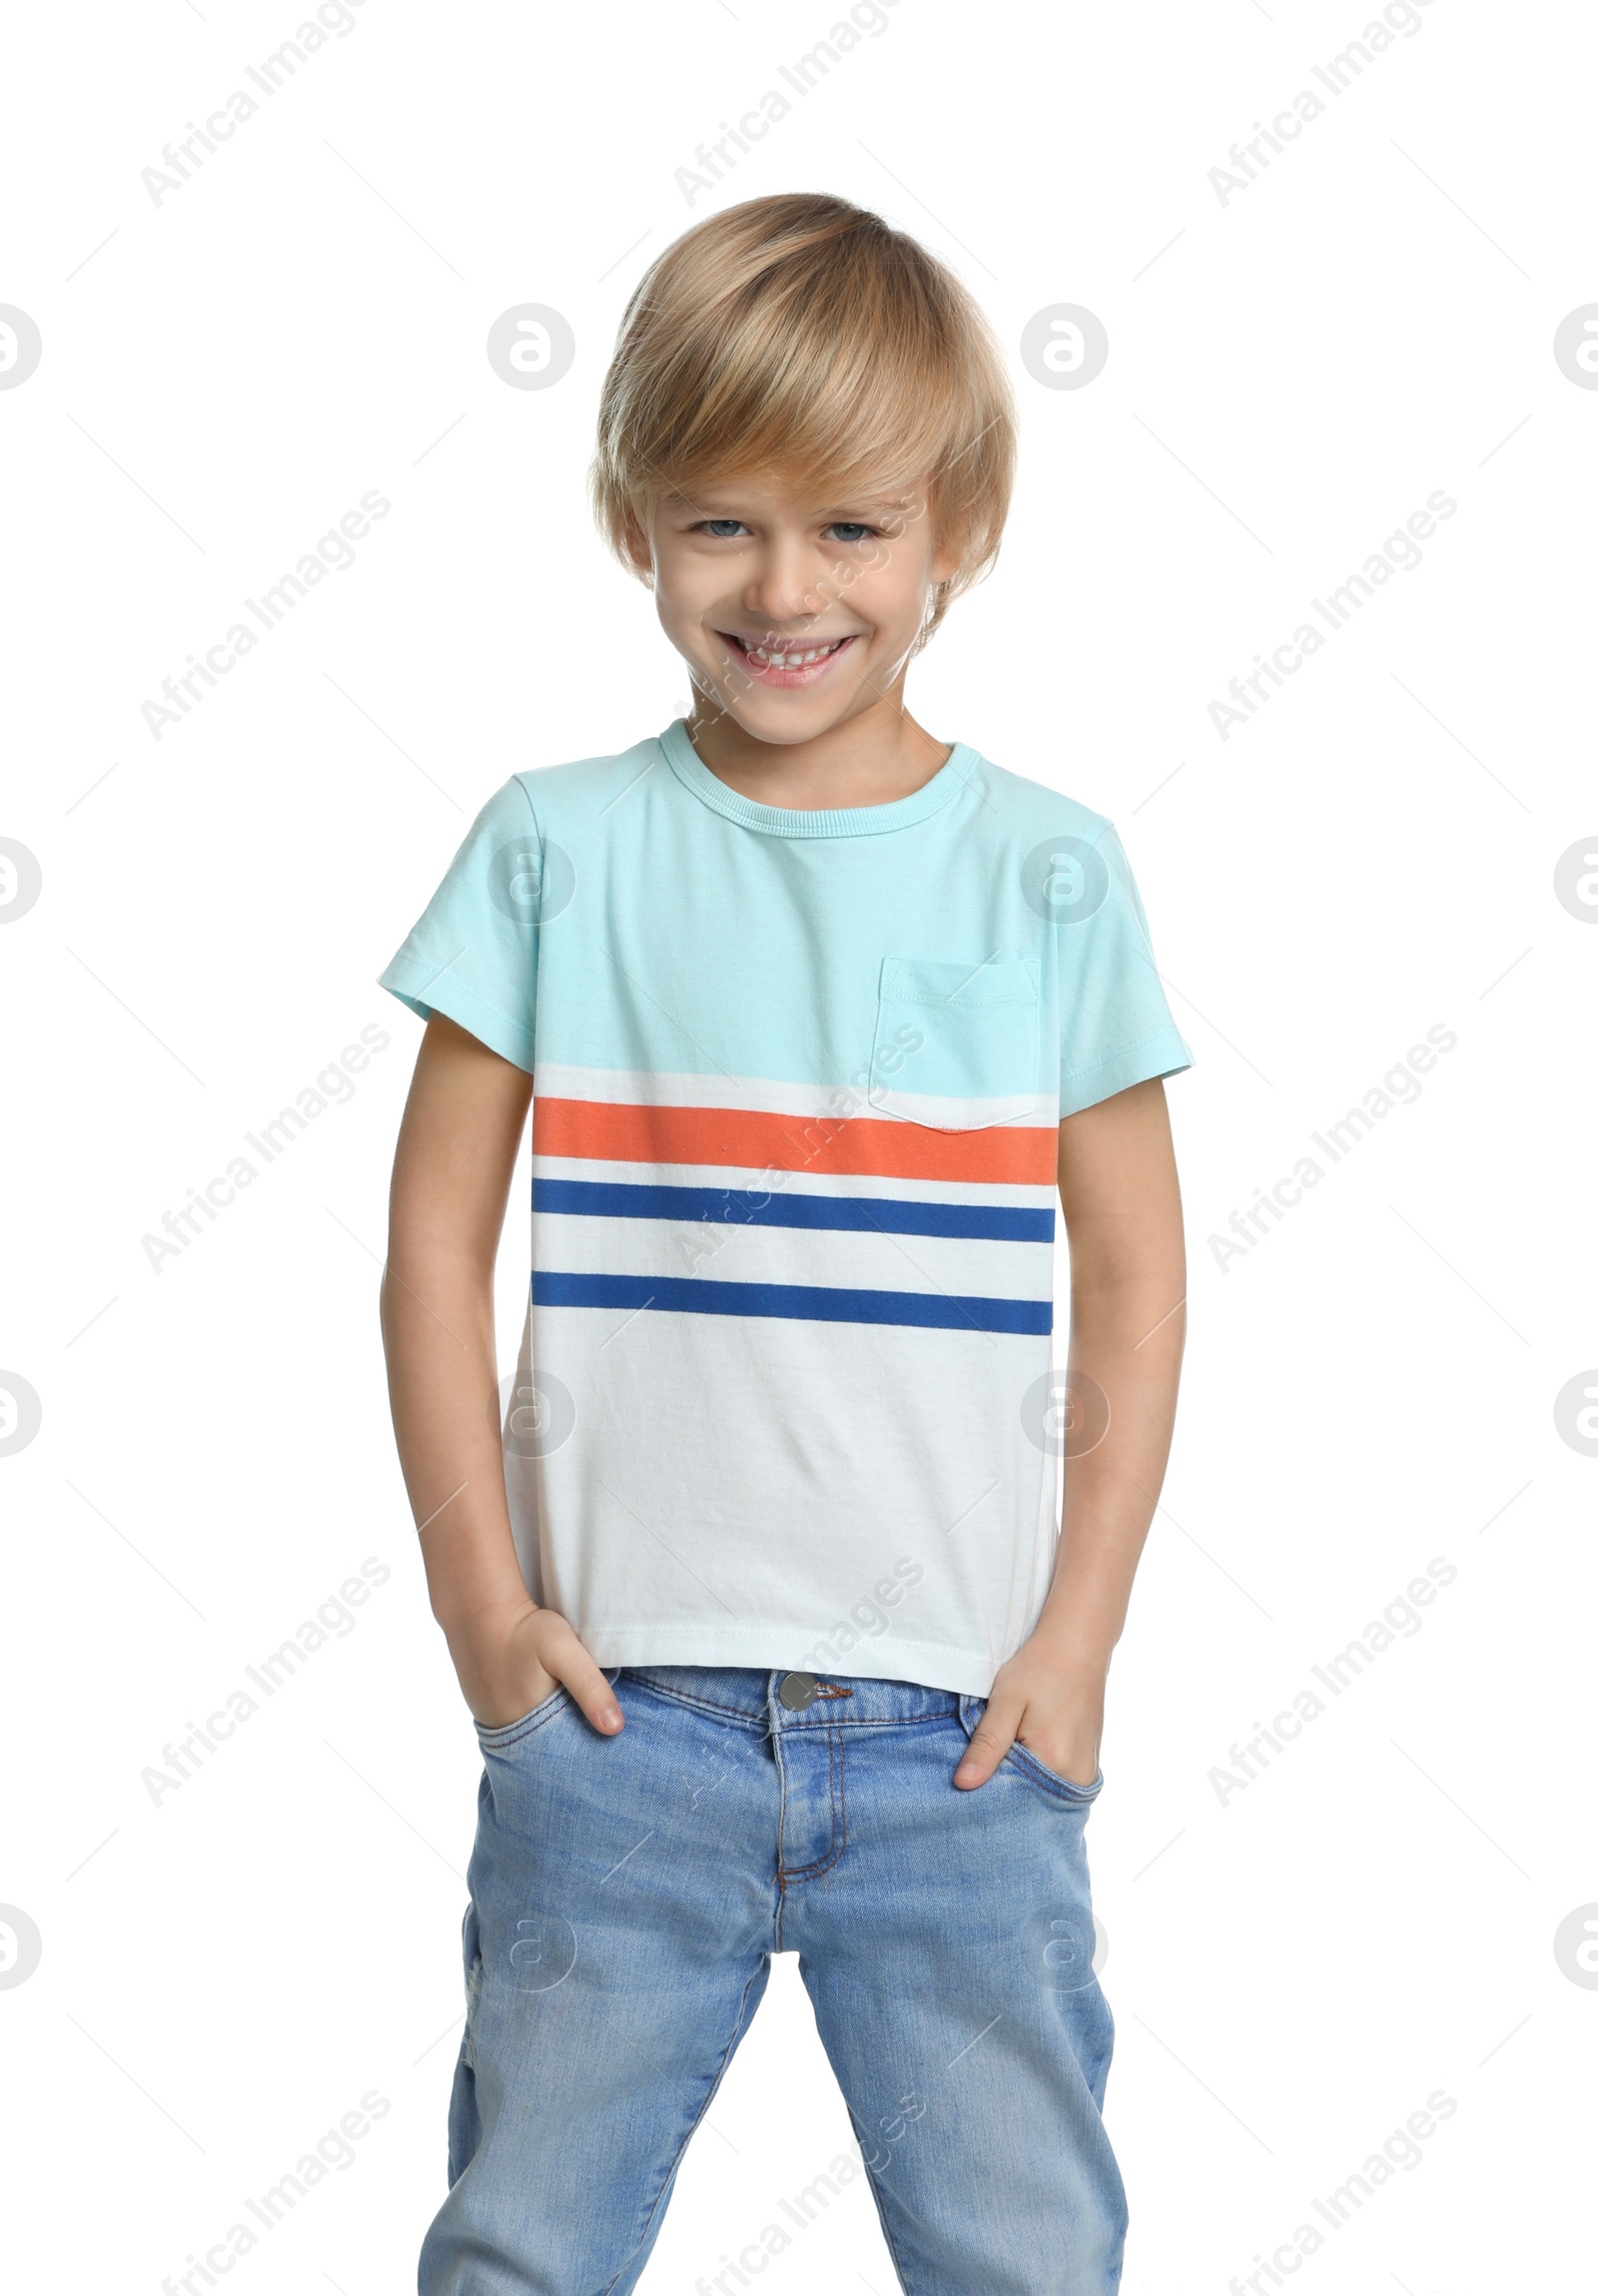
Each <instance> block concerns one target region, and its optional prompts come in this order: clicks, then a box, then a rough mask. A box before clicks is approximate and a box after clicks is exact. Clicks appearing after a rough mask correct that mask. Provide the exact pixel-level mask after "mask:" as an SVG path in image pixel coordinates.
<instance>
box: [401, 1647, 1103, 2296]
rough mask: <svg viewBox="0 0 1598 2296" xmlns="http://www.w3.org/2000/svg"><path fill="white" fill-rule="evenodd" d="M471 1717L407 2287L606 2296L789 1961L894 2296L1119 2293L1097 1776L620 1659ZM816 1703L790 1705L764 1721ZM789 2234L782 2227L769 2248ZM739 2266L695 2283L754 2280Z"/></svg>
mask: <svg viewBox="0 0 1598 2296" xmlns="http://www.w3.org/2000/svg"><path fill="white" fill-rule="evenodd" d="M606 1675H607V1678H608V1679H609V1680H610V1681H611V1683H612V1684H613V1686H614V1689H615V1694H616V1698H617V1700H618V1702H619V1704H620V1706H621V1709H622V1712H623V1714H624V1715H625V1717H626V1727H625V1729H624V1730H623V1731H621V1732H620V1733H619V1734H618V1735H617V1736H616V1737H615V1738H609V1739H607V1738H604V1737H602V1736H601V1735H600V1734H599V1733H598V1732H597V1731H595V1730H594V1729H593V1728H592V1727H591V1726H590V1725H589V1723H588V1722H587V1721H586V1720H585V1719H584V1718H583V1715H582V1713H581V1711H580V1709H579V1708H577V1707H576V1706H575V1705H574V1704H573V1703H572V1701H571V1699H570V1697H569V1695H568V1694H567V1693H566V1692H565V1691H563V1690H557V1691H556V1692H555V1693H554V1694H553V1696H552V1697H550V1698H547V1699H545V1700H544V1702H543V1704H542V1705H541V1706H537V1707H535V1708H534V1709H533V1711H532V1712H531V1713H530V1714H528V1715H525V1716H523V1717H522V1719H521V1720H520V1721H519V1722H512V1723H509V1724H507V1725H506V1726H505V1727H504V1728H503V1729H501V1730H485V1729H482V1728H481V1727H480V1726H479V1727H478V1738H479V1741H480V1743H481V1748H482V1754H483V1777H482V1783H481V1787H480V1790H479V1793H478V1800H477V1837H476V1843H475V1846H474V1848H473V1851H472V1856H471V1866H470V1872H469V1874H468V1877H467V1879H468V1884H469V1888H470V1893H471V1895H470V1903H469V1905H468V1906H467V1908H466V1913H465V1920H464V1923H463V1930H462V1934H463V1941H464V1948H465V1969H466V2026H465V2034H464V2037H463V2039H462V2042H461V2048H460V2057H459V2062H458V2063H457V2065H456V2067H455V2075H454V2088H453V2093H452V2096H451V2099H450V2106H449V2193H448V2197H447V2198H446V2199H445V2201H444V2203H443V2205H442V2207H441V2208H440V2209H439V2211H438V2214H437V2216H436V2217H435V2218H434V2220H433V2222H432V2224H431V2226H430V2228H429V2229H428V2232H427V2235H426V2238H425V2240H424V2242H423V2245H422V2250H421V2261H420V2271H419V2276H418V2283H417V2285H418V2288H419V2291H420V2296H626V2292H627V2291H628V2290H630V2289H632V2288H633V2287H634V2286H635V2285H636V2283H637V2280H638V2276H639V2274H640V2273H641V2272H642V2270H643V2267H644V2264H645V2262H646V2260H647V2258H648V2255H649V2251H650V2249H651V2248H652V2246H653V2245H654V2241H655V2237H656V2234H657V2233H658V2232H659V2229H660V2225H661V2221H662V2218H663V2217H664V2214H665V2210H666V2206H667V2203H668V2202H669V2200H670V2198H671V2190H672V2185H673V2182H674V2180H675V2177H676V2173H677V2168H678V2164H679V2163H680V2161H681V2159H682V2155H683V2152H684V2150H685V2149H686V2146H687V2144H688V2140H689V2138H690V2137H691V2136H692V2135H693V2132H694V2130H695V2128H696V2127H697V2125H698V2123H699V2121H700V2119H701V2118H702V2117H703V2115H704V2113H705V2111H706V2109H707V2108H708V2106H709V2104H710V2100H711V2098H712V2097H713V2096H714V2095H715V2093H716V2088H717V2084H718V2083H719V2081H720V2079H721V2076H722V2074H723V2073H724V2072H725V2070H726V2068H727V2066H728V2064H729V2063H730V2061H731V2058H732V2052H733V2050H734V2049H735V2048H736V2047H737V2045H738V2042H739V2040H740V2039H741V2038H742V2036H743V2034H744V2033H745V2032H746V2031H747V2029H748V2026H749V2021H750V2019H751V2017H752V2016H753V2015H754V2013H755V2010H756V2008H757V2007H758V2005H759V2002H760V1997H761V1994H762V1993H763V1992H764V1990H765V1986H766V1977H767V1974H768V1971H769V1969H770V1963H771V1955H772V1954H773V1953H775V1952H784V1951H788V1952H791V1951H794V1950H797V1951H798V1954H799V1971H800V1975H801V1977H802V1979H803V1981H804V1984H805V1987H806V1990H807V1991H808V1993H809V1995H810V1999H811V2002H812V2004H813V2006H814V2009H815V2015H816V2024H817V2027H818V2029H819V2031H820V2034H821V2040H822V2044H823V2046H824V2047H825V2049H826V2051H827V2055H828V2057H829V2059H830V2060H831V2063H832V2068H833V2071H834V2072H835V2073H836V2075H837V2077H838V2082H839V2085H840V2087H841V2088H842V2090H843V2094H844V2097H845V2100H846V2102H847V2104H848V2108H849V2113H850V2117H851V2119H852V2121H853V2124H854V2130H855V2135H856V2138H857V2141H858V2144H859V2147H860V2153H861V2162H860V2163H855V2162H853V2161H851V2160H850V2159H849V2158H848V2156H840V2158H839V2160H838V2161H835V2162H834V2164H833V2169H832V2171H831V2172H830V2173H829V2175H827V2176H824V2177H819V2178H817V2179H816V2181H815V2184H814V2186H812V2187H808V2188H807V2190H808V2191H809V2192H810V2193H811V2196H812V2198H813V2200H814V2204H815V2207H816V2208H817V2209H818V2210H819V2208H820V2207H822V2206H824V2205H825V2203H826V2200H827V2197H828V2191H829V2190H830V2191H831V2192H832V2193H834V2194H835V2193H836V2192H837V2190H838V2187H839V2183H840V2182H842V2181H844V2180H845V2179H844V2178H843V2177H842V2175H841V2174H840V2171H842V2170H845V2169H847V2170H848V2171H849V2173H850V2174H851V2175H858V2174H860V2173H862V2167H863V2172H864V2173H865V2174H866V2175H867V2176H869V2178H870V2181H871V2187H872V2191H873V2193H874V2195H875V2198H876V2202H877V2208H878V2213H879V2215H880V2216H881V2219H882V2228H883V2232H884V2235H885V2237H886V2239H887V2243H888V2247H889V2249H890V2250H891V2252H892V2255H893V2259H894V2263H895V2265H896V2266H897V2269H898V2273H899V2278H900V2281H901V2283H902V2285H903V2287H904V2288H905V2289H906V2290H908V2291H910V2296H1112V2292H1113V2291H1114V2290H1115V2289H1116V2288H1117V2287H1118V2286H1119V2284H1120V2280H1121V2265H1122V2246H1123V2240H1124V2236H1125V2231H1126V2222H1127V2212H1126V2196H1125V2192H1124V2190H1123V2186H1122V2181H1121V2175H1120V2172H1119V2170H1118V2169H1117V2166H1116V2162H1115V2156H1114V2154H1113V2153H1112V2151H1111V2148H1110V2141H1109V2138H1108V2137H1107V2135H1106V2133H1105V2127H1104V2122H1103V2120H1102V2118H1101V2109H1102V2106H1103V2103H1104V2093H1105V2076H1106V2073H1107V2072H1108V2069H1109V2064H1110V2051H1111V2042H1112V2038H1113V2032H1114V2027H1113V2025H1112V2022H1111V2016H1110V2010H1109V2007H1108V2005H1107V2004H1106V2001H1105V1998H1104V1995H1103V1993H1102V1992H1101V1991H1100V1989H1099V1981H1098V1979H1097V1977H1096V1976H1095V1975H1094V1971H1093V1951H1094V1930H1093V1914H1092V1911H1091V1907H1090V1903H1089V1891H1088V1864H1087V1858H1086V1854H1085V1850H1084V1844H1083V1834H1084V1830H1085V1827H1086V1824H1087V1818H1088V1813H1089V1811H1090V1809H1091V1808H1092V1806H1093V1802H1094V1798H1095V1796H1096V1795H1097V1794H1098V1793H1099V1791H1100V1788H1101V1787H1102V1785H1103V1783H1104V1780H1103V1774H1102V1773H1101V1775H1100V1776H1099V1777H1098V1778H1097V1779H1095V1781H1094V1783H1093V1785H1092V1786H1090V1787H1082V1786H1077V1785H1074V1784H1072V1783H1071V1781H1070V1780H1068V1779H1064V1778H1061V1777H1059V1776H1058V1775H1057V1774H1056V1773H1055V1772H1054V1771H1052V1770H1048V1769H1046V1768H1045V1767H1044V1765H1043V1764H1042V1763H1040V1762H1039V1761H1037V1760H1036V1759H1035V1758H1034V1757H1033V1756H1032V1755H1030V1754H1028V1753H1027V1752H1026V1750H1025V1749H1024V1748H1022V1747H1015V1748H1013V1749H1012V1751H1011V1752H1010V1754H1009V1755H1007V1756H1006V1758H1005V1760H1004V1761H1003V1762H1002V1763H1001V1764H1000V1766H999V1769H998V1770H997V1772H996V1773H995V1774H994V1776H993V1778H992V1779H991V1780H990V1781H989V1783H988V1784H987V1785H986V1786H982V1787H978V1788H977V1789H976V1790H975V1791H962V1790H961V1789H959V1788H957V1787H956V1786H955V1785H954V1783H953V1777H954V1770H955V1765H956V1763H957V1762H958V1760H959V1758H960V1756H961V1754H962V1752H963V1751H964V1749H965V1744H966V1741H967V1739H968V1737H969V1735H970V1733H971V1731H972V1730H973V1729H974V1728H975V1726H976V1723H977V1721H978V1719H979V1718H980V1716H981V1714H982V1710H983V1706H984V1703H985V1702H984V1701H983V1700H982V1699H980V1698H969V1697H962V1696H960V1695H958V1694H956V1693H955V1692H953V1691H943V1690H926V1689H922V1688H920V1687H918V1686H917V1685H915V1684H913V1683H904V1682H887V1681H876V1680H869V1679H864V1678H861V1677H857V1676H847V1675H839V1676H829V1677H825V1678H823V1679H822V1680H821V1681H820V1682H819V1683H815V1682H813V1678H811V1677H809V1676H806V1675H785V1674H782V1673H767V1672H765V1671H764V1670H763V1669H756V1668H750V1667H697V1666H658V1667H656V1666H651V1667H618V1668H607V1669H606ZM785 1687H786V1689H787V1693H788V1697H789V1699H790V1701H791V1700H793V1699H796V1698H802V1697H804V1696H805V1695H806V1692H807V1690H808V1691H809V1693H810V1700H811V1702H810V1703H809V1704H807V1705H803V1706H798V1707H795V1706H794V1705H793V1704H791V1703H790V1704H785V1703H784V1698H783V1693H784V1689H785ZM787 2232H788V2235H789V2237H790V2239H791V2238H792V2237H793V2236H795V2228H794V2226H793V2225H792V2224H789V2225H788V2226H787ZM777 2253H780V2251H779V2250H778V2249H776V2248H775V2247H772V2248H771V2249H769V2250H768V2249H767V2248H765V2247H762V2246H761V2245H760V2244H759V2243H752V2244H751V2245H749V2246H748V2247H746V2248H744V2249H743V2250H742V2251H741V2252H740V2254H739V2256H738V2258H737V2259H736V2260H735V2263H734V2265H732V2266H723V2267H722V2269H721V2271H720V2273H719V2275H715V2274H712V2275H710V2276H708V2277H707V2278H706V2279H705V2280H704V2281H703V2282H702V2284H701V2285H702V2287H703V2288H705V2289H708V2288H710V2287H715V2288H718V2289H720V2290H721V2291H722V2296H731V2292H732V2291H736V2290H741V2289H745V2288H752V2287H754V2286H755V2285H756V2284H757V2282H758V2280H759V2277H760V2275H761V2273H762V2272H763V2271H764V2270H765V2268H766V2265H767V2264H768V2263H769V2261H770V2260H771V2256H772V2255H774V2254H777Z"/></svg>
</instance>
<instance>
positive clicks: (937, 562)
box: [928, 534, 968, 586]
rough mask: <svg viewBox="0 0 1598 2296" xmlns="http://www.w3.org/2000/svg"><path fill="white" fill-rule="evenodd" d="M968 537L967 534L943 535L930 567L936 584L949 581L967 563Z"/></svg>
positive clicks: (933, 554)
mask: <svg viewBox="0 0 1598 2296" xmlns="http://www.w3.org/2000/svg"><path fill="white" fill-rule="evenodd" d="M967 538H968V537H967V536H966V535H965V534H945V535H944V536H943V538H942V540H941V541H940V542H939V544H938V546H937V548H936V549H935V550H934V551H933V553H932V564H931V566H930V568H929V569H928V570H929V573H930V575H931V578H932V581H933V583H934V585H935V586H936V585H937V584H938V583H940V582H947V581H949V580H950V579H951V578H952V577H953V576H954V575H956V574H958V573H959V571H960V569H961V567H962V566H963V565H964V564H965V558H966V542H967Z"/></svg>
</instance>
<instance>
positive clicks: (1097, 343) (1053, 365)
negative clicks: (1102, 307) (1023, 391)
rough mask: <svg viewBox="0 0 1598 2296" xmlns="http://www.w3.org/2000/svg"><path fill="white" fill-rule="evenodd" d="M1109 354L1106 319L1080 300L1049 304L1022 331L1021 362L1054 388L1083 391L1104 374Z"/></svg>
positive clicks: (1039, 379) (1033, 316) (1038, 380)
mask: <svg viewBox="0 0 1598 2296" xmlns="http://www.w3.org/2000/svg"><path fill="white" fill-rule="evenodd" d="M1109 357H1110V338H1109V336H1108V335H1107V334H1106V332H1105V323H1104V321H1103V320H1102V319H1101V318H1100V317H1099V316H1098V314H1097V313H1096V312H1092V311H1086V310H1084V308H1083V306H1082V305H1081V304H1080V303H1051V304H1046V305H1045V307H1044V309H1043V310H1042V311H1035V312H1034V313H1033V315H1032V317H1031V319H1029V320H1028V322H1027V324H1026V326H1025V327H1024V328H1023V329H1022V331H1021V364H1022V366H1023V367H1024V368H1025V369H1026V370H1027V373H1028V374H1029V375H1030V376H1031V377H1032V379H1033V381H1034V382H1035V383H1047V384H1048V386H1049V388H1050V389H1051V390H1080V389H1081V388H1082V387H1083V385H1084V383H1092V382H1093V381H1094V379H1095V377H1096V376H1099V375H1102V374H1103V373H1104V368H1105V361H1106V360H1107V359H1108V358H1109Z"/></svg>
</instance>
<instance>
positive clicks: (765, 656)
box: [749, 638, 843, 670]
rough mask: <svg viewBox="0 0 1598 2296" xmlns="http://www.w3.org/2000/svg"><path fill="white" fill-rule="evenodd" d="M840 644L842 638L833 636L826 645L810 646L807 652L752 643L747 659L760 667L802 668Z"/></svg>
mask: <svg viewBox="0 0 1598 2296" xmlns="http://www.w3.org/2000/svg"><path fill="white" fill-rule="evenodd" d="M842 644H843V640H842V638H833V639H832V640H831V641H830V642H829V643H828V644H827V645H824V646H812V647H811V648H810V649H809V651H808V652H807V653H793V652H791V651H788V650H786V649H783V650H779V651H771V650H768V649H767V648H766V647H765V646H753V645H752V646H750V648H749V659H750V660H751V661H752V662H758V663H759V664H760V666H761V668H762V669H770V668H772V667H773V666H776V667H779V668H782V669H785V670H802V669H804V668H805V667H806V666H807V665H808V664H809V663H811V662H819V661H820V660H821V659H822V658H823V656H824V655H826V654H831V653H836V652H837V650H838V648H839V646H841V645H842Z"/></svg>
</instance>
